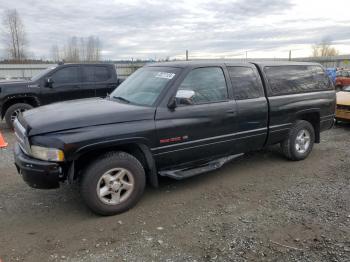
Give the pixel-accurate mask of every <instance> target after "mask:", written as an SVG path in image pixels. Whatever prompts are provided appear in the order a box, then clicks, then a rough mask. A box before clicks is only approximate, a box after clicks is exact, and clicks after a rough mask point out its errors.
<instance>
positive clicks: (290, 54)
mask: <svg viewBox="0 0 350 262" xmlns="http://www.w3.org/2000/svg"><path fill="white" fill-rule="evenodd" d="M289 61H292V50H289Z"/></svg>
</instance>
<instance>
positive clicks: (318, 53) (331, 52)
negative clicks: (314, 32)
mask: <svg viewBox="0 0 350 262" xmlns="http://www.w3.org/2000/svg"><path fill="white" fill-rule="evenodd" d="M336 55H339V51H338V50H337V49H336V48H335V47H332V45H331V43H330V42H327V41H322V42H321V43H319V44H316V45H313V46H312V56H313V57H325V56H336Z"/></svg>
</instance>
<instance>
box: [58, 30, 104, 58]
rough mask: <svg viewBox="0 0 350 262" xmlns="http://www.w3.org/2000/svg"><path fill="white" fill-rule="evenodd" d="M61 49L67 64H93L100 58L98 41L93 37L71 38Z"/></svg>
mask: <svg viewBox="0 0 350 262" xmlns="http://www.w3.org/2000/svg"><path fill="white" fill-rule="evenodd" d="M63 49H64V60H65V61H67V62H78V61H82V62H84V61H86V62H94V61H99V60H100V58H101V57H100V56H101V48H100V40H99V38H98V37H95V36H89V37H87V38H86V37H79V38H78V37H76V36H74V37H71V38H69V39H68V42H67V45H66V46H65V47H64V48H63Z"/></svg>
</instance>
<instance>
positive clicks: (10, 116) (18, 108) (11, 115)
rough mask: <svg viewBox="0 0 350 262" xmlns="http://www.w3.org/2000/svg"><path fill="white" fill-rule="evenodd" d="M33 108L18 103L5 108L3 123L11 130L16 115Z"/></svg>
mask: <svg viewBox="0 0 350 262" xmlns="http://www.w3.org/2000/svg"><path fill="white" fill-rule="evenodd" d="M32 108H33V107H32V106H31V105H29V104H26V103H18V104H14V105H12V106H10V107H9V108H7V110H6V113H5V121H6V124H7V126H8V127H9V128H11V129H13V122H14V121H15V119H16V118H17V117H18V115H19V114H20V113H22V112H24V111H27V110H29V109H32Z"/></svg>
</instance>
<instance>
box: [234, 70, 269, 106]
mask: <svg viewBox="0 0 350 262" xmlns="http://www.w3.org/2000/svg"><path fill="white" fill-rule="evenodd" d="M227 69H228V72H229V75H230V79H231V83H232V86H233V89H234V97H235V99H236V100H243V99H252V98H258V97H261V96H263V90H262V84H261V81H260V79H259V78H258V77H257V75H256V73H255V71H254V70H253V69H252V68H250V67H242V66H235V67H227Z"/></svg>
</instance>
